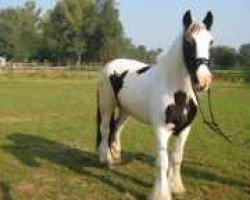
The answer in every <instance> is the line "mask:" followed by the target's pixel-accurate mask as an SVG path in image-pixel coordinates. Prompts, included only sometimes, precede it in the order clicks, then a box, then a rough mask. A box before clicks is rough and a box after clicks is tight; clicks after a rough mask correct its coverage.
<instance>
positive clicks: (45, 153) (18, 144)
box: [0, 133, 153, 199]
mask: <svg viewBox="0 0 250 200" xmlns="http://www.w3.org/2000/svg"><path fill="white" fill-rule="evenodd" d="M7 139H8V140H9V141H11V144H8V145H4V146H1V148H2V149H3V150H4V151H5V152H7V153H10V154H11V155H13V156H14V157H16V158H17V159H18V160H19V161H20V162H21V163H22V164H24V165H26V166H29V167H39V166H40V164H41V163H40V162H39V161H40V160H47V161H49V162H51V163H54V164H57V165H61V166H63V167H66V168H67V169H69V170H72V171H74V172H76V173H79V174H81V175H84V176H88V177H91V178H93V179H95V180H98V181H101V182H102V183H103V184H106V185H109V186H111V187H112V188H114V189H116V190H117V191H118V192H119V193H125V192H126V193H129V194H131V195H132V196H133V197H134V198H136V199H146V194H144V193H143V192H142V191H138V190H139V189H136V188H134V187H130V186H129V185H126V183H122V182H117V181H115V180H113V179H112V177H118V178H122V179H126V180H128V181H131V182H133V183H135V184H137V185H139V186H141V187H144V188H146V189H149V188H151V187H152V186H153V185H152V183H149V182H146V181H144V180H141V179H140V178H137V177H135V176H134V175H130V174H129V173H122V172H121V171H119V170H116V169H115V167H114V168H111V169H109V174H110V175H111V177H107V176H106V175H102V174H100V173H95V170H93V169H98V170H107V169H105V168H103V167H100V164H99V158H98V157H97V155H96V154H95V153H91V152H88V151H85V150H80V149H78V148H74V147H72V146H69V145H67V144H63V143H60V142H58V141H53V140H49V139H46V138H43V137H40V136H37V135H32V134H25V133H12V134H10V135H8V136H7ZM133 156H134V157H135V158H133ZM123 158H124V159H123V160H124V161H123V162H122V163H121V165H126V164H128V163H130V162H132V161H133V160H134V159H136V158H138V160H140V159H141V160H144V161H146V160H147V159H146V155H143V154H138V155H134V153H131V152H123ZM104 174H105V173H104ZM0 186H1V185H0ZM3 188H4V189H5V191H6V187H3ZM7 199H8V198H7Z"/></svg>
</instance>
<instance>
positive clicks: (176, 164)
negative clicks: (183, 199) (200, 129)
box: [169, 126, 190, 194]
mask: <svg viewBox="0 0 250 200" xmlns="http://www.w3.org/2000/svg"><path fill="white" fill-rule="evenodd" d="M189 131H190V126H189V127H187V128H185V129H184V130H183V131H182V132H181V133H180V135H179V136H177V138H176V143H175V149H174V151H173V153H172V155H171V167H170V169H169V182H170V187H171V191H172V193H175V194H182V193H184V192H185V187H184V185H183V182H182V178H181V163H182V159H183V152H184V147H185V143H186V140H187V137H188V135H189Z"/></svg>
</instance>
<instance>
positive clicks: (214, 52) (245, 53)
mask: <svg viewBox="0 0 250 200" xmlns="http://www.w3.org/2000/svg"><path fill="white" fill-rule="evenodd" d="M211 57H212V63H213V68H217V69H230V68H246V69H250V43H249V44H243V45H241V46H240V47H239V49H238V50H236V49H235V48H234V47H231V46H225V45H224V46H216V47H213V48H212V49H211Z"/></svg>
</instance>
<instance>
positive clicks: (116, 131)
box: [109, 108, 128, 163]
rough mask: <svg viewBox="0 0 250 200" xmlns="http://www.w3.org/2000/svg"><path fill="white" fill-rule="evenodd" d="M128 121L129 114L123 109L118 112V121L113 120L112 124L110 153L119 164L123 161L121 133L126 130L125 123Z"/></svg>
mask: <svg viewBox="0 0 250 200" xmlns="http://www.w3.org/2000/svg"><path fill="white" fill-rule="evenodd" d="M127 119H128V114H127V113H126V112H124V111H123V110H122V109H121V108H119V110H118V116H117V119H115V118H114V114H113V120H111V122H112V123H111V124H110V130H111V131H110V143H109V146H110V151H111V155H112V158H113V159H114V160H115V161H116V162H117V163H118V162H120V161H121V132H122V129H123V128H124V125H125V122H126V121H127Z"/></svg>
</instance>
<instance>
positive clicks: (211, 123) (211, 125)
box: [194, 88, 233, 144]
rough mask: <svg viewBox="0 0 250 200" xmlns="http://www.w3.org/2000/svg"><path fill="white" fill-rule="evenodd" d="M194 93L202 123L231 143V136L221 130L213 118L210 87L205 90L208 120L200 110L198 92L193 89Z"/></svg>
mask: <svg viewBox="0 0 250 200" xmlns="http://www.w3.org/2000/svg"><path fill="white" fill-rule="evenodd" d="M194 94H195V97H196V100H197V103H198V107H199V111H200V114H201V117H202V120H203V123H204V124H205V125H206V126H207V127H208V128H209V129H210V130H212V131H213V132H215V133H217V134H218V135H220V136H222V137H223V138H224V139H226V140H227V141H228V142H229V143H230V144H233V141H232V139H231V137H230V136H229V135H228V134H226V133H225V132H224V131H222V129H221V128H220V126H219V124H218V123H216V122H215V118H214V113H213V109H212V103H211V91H210V88H209V89H208V91H207V98H208V106H209V113H210V120H207V119H206V117H205V114H204V112H203V110H202V107H201V102H200V99H199V96H198V94H197V93H196V92H195V90H194Z"/></svg>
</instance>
